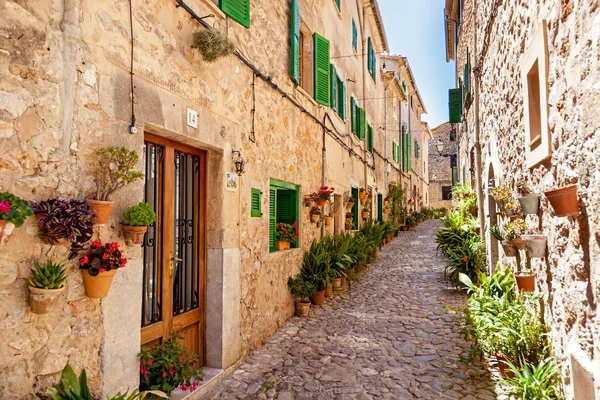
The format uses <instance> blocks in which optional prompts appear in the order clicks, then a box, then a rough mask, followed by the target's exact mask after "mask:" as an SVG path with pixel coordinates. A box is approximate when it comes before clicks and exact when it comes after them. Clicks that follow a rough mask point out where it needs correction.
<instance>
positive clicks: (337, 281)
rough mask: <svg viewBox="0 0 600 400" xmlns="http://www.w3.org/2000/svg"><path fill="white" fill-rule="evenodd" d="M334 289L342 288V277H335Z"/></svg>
mask: <svg viewBox="0 0 600 400" xmlns="http://www.w3.org/2000/svg"><path fill="white" fill-rule="evenodd" d="M332 287H333V290H342V278H335V279H334V280H333V283H332Z"/></svg>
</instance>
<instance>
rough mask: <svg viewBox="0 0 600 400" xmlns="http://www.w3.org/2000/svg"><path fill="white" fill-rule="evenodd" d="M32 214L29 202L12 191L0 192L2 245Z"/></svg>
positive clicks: (0, 238) (0, 239)
mask: <svg viewBox="0 0 600 400" xmlns="http://www.w3.org/2000/svg"><path fill="white" fill-rule="evenodd" d="M32 215H33V211H32V210H31V208H29V202H27V201H26V200H22V199H20V198H19V197H17V196H15V195H14V194H12V193H10V192H3V193H0V246H1V245H2V244H4V242H6V241H7V240H8V238H9V237H10V234H11V233H12V231H13V229H14V228H20V227H21V226H22V225H23V223H24V222H25V218H27V217H30V216H32Z"/></svg>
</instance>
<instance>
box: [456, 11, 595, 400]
mask: <svg viewBox="0 0 600 400" xmlns="http://www.w3.org/2000/svg"><path fill="white" fill-rule="evenodd" d="M472 3H473V1H465V8H464V12H463V16H464V23H463V25H462V26H461V31H460V42H459V46H458V62H457V71H459V76H462V74H460V71H462V67H463V65H464V60H465V54H466V48H467V47H469V48H470V49H472V48H473V43H472V33H473V32H472V29H473V24H472V15H471V6H472ZM478 4H479V7H478V11H477V12H478V16H477V21H478V26H479V31H478V43H477V49H478V54H479V53H480V52H481V49H482V43H483V40H484V30H483V29H484V27H485V26H486V25H487V20H488V18H489V16H490V14H491V6H492V2H485V4H484V2H478ZM542 20H545V21H546V22H547V32H546V33H547V56H548V76H547V93H548V104H547V107H548V129H549V133H550V137H551V148H552V155H551V157H550V158H549V159H548V160H546V161H544V162H542V163H540V164H538V165H536V166H534V167H533V168H531V169H528V168H527V166H526V163H525V162H526V160H525V153H526V152H525V146H526V144H525V143H526V142H525V126H524V124H525V123H524V115H525V114H524V113H525V112H527V110H524V106H523V96H524V94H523V82H522V81H521V69H520V62H521V60H522V57H523V54H524V52H525V51H526V50H527V49H528V46H529V44H530V42H531V39H532V38H533V35H534V34H535V33H536V31H537V30H538V29H540V26H541V21H542ZM599 20H600V7H599V4H598V2H597V1H560V2H559V1H551V0H546V1H542V2H538V3H536V4H531V3H530V2H524V1H516V2H503V3H502V5H501V6H500V8H499V10H498V14H497V17H496V20H495V22H494V23H493V25H492V29H491V35H490V38H489V43H490V45H489V49H488V51H487V55H486V57H485V59H484V61H483V65H482V76H481V84H480V86H479V88H480V99H479V104H480V116H479V117H480V124H481V125H480V126H481V143H482V158H483V176H482V181H483V182H484V184H485V185H484V189H483V192H484V193H486V190H487V187H488V186H489V180H490V179H495V184H501V183H504V184H507V185H509V186H510V187H512V188H513V189H514V190H515V193H516V181H517V179H519V178H522V179H524V180H525V181H526V182H527V183H528V185H529V186H530V188H531V189H532V190H534V191H535V192H536V193H539V194H542V193H543V192H544V191H546V190H549V189H551V188H558V187H562V186H565V185H568V184H571V183H576V184H577V186H578V195H579V209H580V214H579V216H577V217H564V218H559V217H557V216H556V214H555V213H554V211H553V209H552V207H551V206H550V204H549V203H548V200H547V199H546V198H545V197H544V196H543V195H542V197H541V212H540V214H539V216H528V217H527V223H528V225H529V227H530V229H531V230H532V231H533V230H538V229H539V231H541V232H543V233H544V234H546V235H548V254H547V257H546V258H545V259H532V260H531V268H532V269H533V271H534V272H535V273H536V283H537V290H538V291H539V293H540V294H541V295H542V298H543V302H542V305H543V315H544V319H545V322H546V324H547V325H548V326H549V327H550V333H549V339H550V343H551V345H552V352H553V353H554V354H555V355H556V357H558V359H559V360H560V361H561V362H562V370H563V378H564V383H565V392H566V395H567V398H570V399H571V398H575V396H576V395H575V393H576V390H579V392H578V393H577V396H579V397H577V398H578V399H579V398H582V399H589V398H593V393H592V394H591V392H590V391H588V392H587V393H586V394H584V391H585V390H586V389H584V388H585V387H590V388H591V387H592V386H593V387H594V388H595V392H596V398H598V396H600V374H599V371H600V357H599V354H600V329H599V327H600V321H599V319H598V318H599V317H598V311H597V307H598V299H599V297H600V239H599V237H598V235H597V234H595V232H598V230H599V228H600V196H599V195H598V193H599V192H600V179H599V178H598V177H599V176H600V174H599V171H600V170H599V169H598V165H599V164H598V162H597V160H598V157H599V156H600V150H599V148H600V147H599V146H598V145H599V144H600V142H599V140H600V128H599V127H600V114H599V113H598V112H597V110H598V109H599V108H600V107H599V105H600V103H598V99H599V98H600V89H599V88H598V82H600V42H599V38H600V24H599V23H598V21H599ZM471 63H472V65H475V64H476V57H475V55H474V53H473V51H471ZM545 83H546V82H543V84H545ZM473 84H474V78H473ZM472 110H473V106H471V108H470V110H469V111H468V112H467V115H466V120H465V122H463V124H461V125H462V126H461V140H460V155H461V162H462V161H467V162H470V159H469V158H463V157H465V156H468V155H469V154H470V151H471V146H472V145H473V143H474V136H473V132H474V127H473V122H474V120H473V118H474V115H473V111H472ZM491 204H493V202H488V201H487V199H486V214H490V205H491ZM487 228H488V227H486V230H487ZM487 239H488V241H490V242H492V243H491V244H490V249H489V251H493V247H494V246H496V248H497V244H495V243H494V240H493V239H491V238H490V236H489V234H488V235H487ZM488 255H490V254H488ZM502 262H503V263H505V264H507V263H512V264H514V259H510V258H506V257H503V258H502ZM523 266H525V265H523ZM573 371H576V373H574V372H573ZM586 385H587V386H586ZM592 391H593V390H592Z"/></svg>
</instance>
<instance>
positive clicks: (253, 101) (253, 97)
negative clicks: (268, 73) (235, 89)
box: [248, 73, 256, 143]
mask: <svg viewBox="0 0 600 400" xmlns="http://www.w3.org/2000/svg"><path fill="white" fill-rule="evenodd" d="M255 80H256V74H254V73H253V74H252V127H251V128H250V137H249V138H248V139H250V141H251V142H252V143H256V135H255V133H254V119H255V118H256V93H255V88H254V86H255V85H256V84H255V82H254V81H255Z"/></svg>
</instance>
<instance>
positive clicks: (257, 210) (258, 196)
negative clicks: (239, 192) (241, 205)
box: [250, 189, 263, 217]
mask: <svg viewBox="0 0 600 400" xmlns="http://www.w3.org/2000/svg"><path fill="white" fill-rule="evenodd" d="M261 203H262V192H261V191H260V190H259V189H252V190H251V192H250V216H252V217H262V215H263V214H262V205H261Z"/></svg>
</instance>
